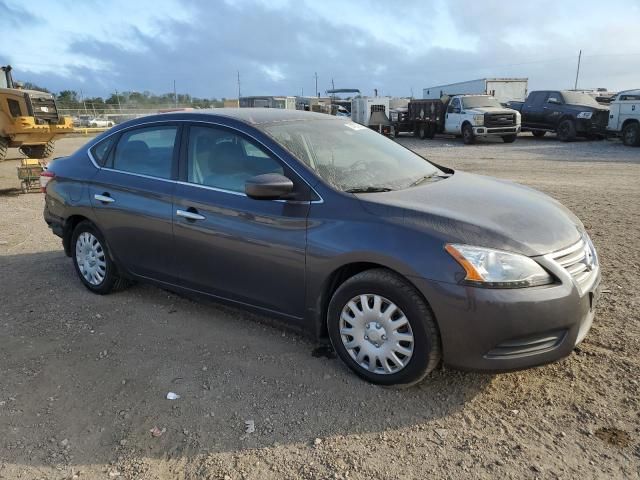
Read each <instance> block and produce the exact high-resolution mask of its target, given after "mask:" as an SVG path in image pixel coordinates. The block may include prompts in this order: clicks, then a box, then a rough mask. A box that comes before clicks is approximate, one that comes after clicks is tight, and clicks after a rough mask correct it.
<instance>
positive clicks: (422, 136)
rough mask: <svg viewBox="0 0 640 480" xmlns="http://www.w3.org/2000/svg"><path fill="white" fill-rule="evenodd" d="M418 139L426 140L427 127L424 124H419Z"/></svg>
mask: <svg viewBox="0 0 640 480" xmlns="http://www.w3.org/2000/svg"><path fill="white" fill-rule="evenodd" d="M418 137H420V140H424V139H425V138H427V126H426V125H425V124H424V123H421V124H420V126H419V127H418Z"/></svg>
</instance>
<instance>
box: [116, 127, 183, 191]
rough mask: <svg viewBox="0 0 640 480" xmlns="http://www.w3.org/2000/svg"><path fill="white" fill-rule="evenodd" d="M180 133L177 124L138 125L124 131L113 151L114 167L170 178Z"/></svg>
mask: <svg viewBox="0 0 640 480" xmlns="http://www.w3.org/2000/svg"><path fill="white" fill-rule="evenodd" d="M177 134H178V127H175V126H159V127H147V128H137V129H135V130H129V131H128V132H125V133H123V134H122V136H121V137H120V140H119V141H118V144H117V145H116V149H115V153H114V155H113V168H114V169H115V170H121V171H123V172H131V173H139V174H142V175H149V176H151V177H158V178H171V170H172V168H171V167H172V164H173V150H174V147H175V144H176V137H177Z"/></svg>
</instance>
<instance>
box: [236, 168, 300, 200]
mask: <svg viewBox="0 0 640 480" xmlns="http://www.w3.org/2000/svg"><path fill="white" fill-rule="evenodd" d="M244 191H245V193H246V194H247V196H248V197H250V198H255V199H256V200H278V199H281V198H283V197H285V196H286V195H288V194H290V193H291V192H292V191H293V182H292V181H291V180H290V179H288V178H287V177H285V176H284V175H280V174H279V173H265V174H263V175H256V176H255V177H251V178H250V179H248V180H247V181H246V182H245V184H244Z"/></svg>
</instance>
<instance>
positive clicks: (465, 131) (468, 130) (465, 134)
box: [462, 123, 476, 145]
mask: <svg viewBox="0 0 640 480" xmlns="http://www.w3.org/2000/svg"><path fill="white" fill-rule="evenodd" d="M462 141H463V142H464V144H465V145H471V144H472V143H475V141H476V136H475V135H474V134H473V127H472V126H471V125H469V124H468V123H466V124H465V125H464V126H463V127H462Z"/></svg>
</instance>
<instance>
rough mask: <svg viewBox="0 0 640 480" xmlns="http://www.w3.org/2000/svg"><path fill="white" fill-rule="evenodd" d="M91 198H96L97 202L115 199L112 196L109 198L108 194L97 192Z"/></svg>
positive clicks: (108, 201) (110, 201) (113, 200)
mask: <svg viewBox="0 0 640 480" xmlns="http://www.w3.org/2000/svg"><path fill="white" fill-rule="evenodd" d="M93 198H95V199H96V200H98V201H99V202H102V203H113V202H115V201H116V200H115V199H114V198H111V197H110V196H109V195H108V194H106V195H98V194H97V193H96V194H95V195H94V196H93Z"/></svg>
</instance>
